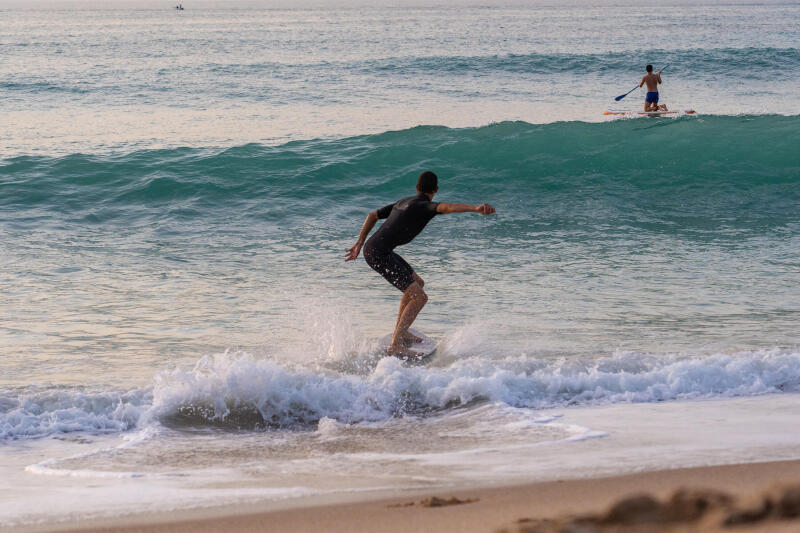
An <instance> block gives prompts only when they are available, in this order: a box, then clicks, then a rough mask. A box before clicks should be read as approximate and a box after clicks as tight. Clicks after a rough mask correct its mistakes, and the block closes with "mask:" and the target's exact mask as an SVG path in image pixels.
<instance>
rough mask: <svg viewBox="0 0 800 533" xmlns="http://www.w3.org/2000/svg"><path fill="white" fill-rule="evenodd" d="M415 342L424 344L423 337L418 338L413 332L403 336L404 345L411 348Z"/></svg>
mask: <svg viewBox="0 0 800 533" xmlns="http://www.w3.org/2000/svg"><path fill="white" fill-rule="evenodd" d="M415 342H417V343H419V342H422V337H417V336H416V335H414V334H413V333H411V332H409V333H406V334H405V335H403V344H405V345H406V346H411V345H412V344H414V343H415Z"/></svg>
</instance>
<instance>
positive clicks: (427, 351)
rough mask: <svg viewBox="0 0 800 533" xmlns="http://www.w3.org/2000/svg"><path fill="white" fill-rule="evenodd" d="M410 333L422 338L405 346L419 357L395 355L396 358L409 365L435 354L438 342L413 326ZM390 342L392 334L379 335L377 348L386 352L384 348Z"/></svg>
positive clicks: (419, 362) (425, 360)
mask: <svg viewBox="0 0 800 533" xmlns="http://www.w3.org/2000/svg"><path fill="white" fill-rule="evenodd" d="M408 331H410V332H411V333H412V334H414V335H416V336H417V337H421V338H422V342H412V343H411V344H409V345H408V346H407V348H408V349H409V350H410V351H412V352H417V353H418V354H420V355H419V357H416V358H411V357H402V356H400V355H398V356H397V358H398V359H402V360H403V362H405V363H406V364H409V365H419V364H424V363H426V362H427V361H430V359H431V358H432V357H433V356H434V355H435V354H436V347H437V346H438V345H439V342H438V341H436V340H434V339H432V338H430V337H428V336H427V335H425V334H424V333H422V332H420V331H417V330H416V329H414V328H410V329H409V330H408ZM391 343H392V334H391V333H390V334H388V335H386V336H385V337H381V339H380V340H379V341H378V350H380V351H381V352H382V353H384V354H385V353H386V349H387V348H389V345H390V344H391Z"/></svg>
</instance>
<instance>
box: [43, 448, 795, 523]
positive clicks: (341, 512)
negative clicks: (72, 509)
mask: <svg viewBox="0 0 800 533" xmlns="http://www.w3.org/2000/svg"><path fill="white" fill-rule="evenodd" d="M789 484H794V485H798V484H800V461H781V462H771V463H755V464H741V465H729V466H716V467H702V468H685V469H677V470H664V471H657V472H644V473H637V474H629V475H624V476H617V477H610V478H599V479H581V480H564V481H550V482H542V483H531V484H526V485H517V486H509V487H490V488H475V489H473V490H463V489H460V490H436V491H431V492H429V493H427V494H426V493H406V494H398V495H395V496H393V497H390V498H386V497H384V496H385V494H383V495H382V496H378V495H374V494H373V495H370V496H365V497H363V498H362V500H361V501H359V502H352V501H349V502H339V503H333V502H331V501H328V502H325V503H320V502H319V501H317V502H312V503H311V504H310V503H309V502H308V501H291V502H281V503H278V504H276V503H274V502H273V503H264V504H257V505H248V506H236V507H225V508H217V509H206V510H197V511H180V512H175V513H169V514H141V515H135V516H127V517H121V518H119V519H111V520H94V521H86V522H82V523H77V524H70V525H68V526H64V525H62V526H59V527H55V526H51V527H41V528H36V529H35V531H67V530H69V531H97V532H99V531H118V532H134V531H148V532H149V531H152V532H163V533H166V532H172V533H189V532H192V533H201V532H218V531H225V532H229V531H230V532H240V531H241V532H250V531H252V532H256V531H259V532H261V531H280V532H282V533H292V532H331V533H338V532H362V531H376V532H386V533H409V532H449V531H453V532H456V531H458V532H464V533H469V532H487V533H488V532H496V531H500V530H506V531H524V530H525V529H526V528H528V530H531V531H533V530H534V529H531V527H532V524H534V525H535V524H537V522H522V523H518V522H517V520H518V519H521V518H531V519H545V518H557V517H564V516H567V515H574V514H585V513H600V514H602V513H604V512H606V511H607V509H608V508H609V507H610V506H612V505H613V504H614V503H615V502H618V501H620V500H621V499H624V498H625V497H628V496H631V495H634V494H637V493H639V494H641V493H643V492H646V493H649V494H651V495H653V496H654V497H655V498H659V499H665V498H668V497H669V496H670V495H671V494H672V493H673V492H674V491H675V490H677V489H680V488H691V489H716V490H720V491H725V492H726V493H728V494H730V495H731V496H733V497H734V498H736V501H737V502H745V503H747V502H756V501H762V499H763V498H762V497H761V495H762V494H764V493H765V491H770V490H774V488H775V487H776V486H785V485H789ZM348 497H349V498H353V497H354V496H353V495H350V496H348ZM432 497H437V498H441V499H444V500H447V499H450V498H455V499H457V500H462V501H464V502H465V503H461V504H452V505H447V504H446V503H451V502H444V503H445V505H441V506H436V505H433V506H431V505H430V504H431V503H433V504H436V503H440V502H437V501H435V500H434V501H433V502H431V501H430V498H432ZM378 498H380V499H378ZM426 499H428V501H424V500H426ZM421 502H424V503H421ZM745 503H743V504H742V505H745ZM751 506H752V504H751ZM745 507H746V505H745ZM537 527H538V526H537ZM604 527H605V528H604V529H600V531H603V532H607V531H609V532H610V531H625V532H634V531H635V532H637V533H639V532H645V531H647V532H649V531H681V532H691V531H701V530H702V531H716V530H721V531H733V532H739V533H745V532H747V533H750V532H753V531H765V532H766V531H769V532H776V533H779V532H784V531H786V532H789V531H793V532H797V531H800V519H798V518H795V519H794V520H788V519H784V520H777V519H774V518H770V519H768V520H760V521H756V522H754V523H750V524H746V525H737V526H734V527H732V528H731V527H728V528H724V529H723V528H721V527H717V526H715V525H713V524H712V525H709V523H708V521H706V523H705V524H702V525H700V522H692V523H683V524H679V525H678V526H674V525H673V526H672V529H669V528H664V527H661V526H657V527H651V526H646V527H645V526H635V527H633V528H630V527H628V528H620V527H617V528H616V529H615V526H613V525H612V526H604ZM548 531H549V530H548ZM576 531H577V530H576ZM586 531H594V530H591V529H587V530H586Z"/></svg>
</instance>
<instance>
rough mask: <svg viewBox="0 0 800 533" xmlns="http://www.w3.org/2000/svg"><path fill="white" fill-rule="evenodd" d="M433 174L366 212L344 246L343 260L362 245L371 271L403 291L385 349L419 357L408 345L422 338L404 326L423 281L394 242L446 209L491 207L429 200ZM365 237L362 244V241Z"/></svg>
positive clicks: (418, 306) (419, 300) (418, 302)
mask: <svg viewBox="0 0 800 533" xmlns="http://www.w3.org/2000/svg"><path fill="white" fill-rule="evenodd" d="M438 181H439V180H438V178H437V177H436V174H434V173H433V172H431V171H425V172H423V173H422V174H420V175H419V179H418V180H417V195H416V196H409V197H408V198H403V199H402V200H398V201H397V202H395V203H393V204H389V205H387V206H384V207H381V208H380V209H377V210H375V211H372V212H371V213H370V214H368V215H367V218H366V220H365V221H364V225H363V226H362V227H361V233H360V234H359V236H358V241H356V243H355V244H354V245H353V247H352V248H350V249H349V250H347V254H346V255H345V261H352V260H353V259H355V258H356V257H358V254H359V253H360V252H361V248H362V246H363V247H364V259H365V260H366V261H367V264H368V265H369V266H370V267H372V269H373V270H375V272H377V273H378V274H380V275H381V276H383V277H384V278H386V281H388V282H389V283H391V284H392V285H394V286H395V287H397V289H399V290H400V291H402V293H403V297H402V299H401V300H400V311H399V312H398V314H397V324H396V325H395V328H394V335H393V336H392V342H391V344H390V345H389V348H388V349H387V353H389V354H390V355H399V356H405V357H419V355H420V354H418V353H417V352H414V351H411V350H409V349H408V346H409V345H411V344H412V343H414V342H422V339H420V338H419V337H417V336H415V335H412V334H411V333H410V332H409V331H408V328H409V327H411V324H413V323H414V319H416V318H417V315H418V314H419V312H420V311H421V310H422V308H423V306H424V305H425V303H426V302H427V301H428V295H427V294H425V291H424V290H423V289H422V287H423V286H424V285H425V281H423V279H422V278H421V277H419V275H417V273H416V272H414V269H413V268H411V266H410V265H409V264H408V263H406V261H405V260H404V259H403V258H402V257H400V256H399V255H397V254H396V253H395V252H394V249H395V248H396V247H398V246H402V245H404V244H408V243H410V242H411V241H412V240H413V239H414V237H416V236H417V235H419V233H420V232H421V231H422V230H423V229H424V228H425V226H426V225H427V224H428V222H430V221H431V219H432V218H433V217H435V216H436V215H444V214H447V213H481V214H483V215H491V214H492V213H494V208H493V207H492V206H490V205H489V204H481V205H470V204H448V203H439V202H434V201H433V195H434V194H436V193H437V192H438V191H439V183H438ZM384 218H385V219H387V220H386V222H384V223H383V225H382V226H381V227H380V228H379V229H378V231H376V232H375V235H373V236H372V237H370V239H369V240H368V241H367V240H366V239H367V235H369V232H370V231H372V228H373V227H374V226H375V223H376V222H377V221H378V220H380V219H384ZM364 241H366V245H364Z"/></svg>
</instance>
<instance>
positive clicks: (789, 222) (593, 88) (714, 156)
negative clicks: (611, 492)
mask: <svg viewBox="0 0 800 533" xmlns="http://www.w3.org/2000/svg"><path fill="white" fill-rule="evenodd" d="M51 5H52V6H54V7H45V6H51ZM184 5H185V6H186V10H185V11H183V12H180V13H177V12H175V11H174V10H170V9H168V8H164V6H162V5H161V4H160V3H157V2H144V3H138V4H137V6H136V7H135V8H132V7H131V6H128V5H126V4H125V3H123V2H110V3H108V2H105V3H103V4H102V5H98V4H97V3H93V2H87V1H78V0H63V1H62V2H57V3H55V4H53V3H48V2H33V3H29V2H25V3H22V2H14V1H8V0H0V20H3V24H2V25H0V50H1V51H2V55H3V61H2V62H0V113H2V116H3V121H2V122H1V123H0V237H1V238H0V294H2V295H3V300H2V305H0V459H1V461H0V495H2V502H0V528H3V527H15V526H21V527H28V526H31V525H33V524H39V523H53V522H58V521H69V520H74V519H80V518H86V517H102V516H112V515H118V514H120V513H129V512H136V511H140V510H141V509H144V508H146V509H148V510H151V511H167V510H173V509H187V508H197V507H208V506H214V505H226V504H242V503H247V502H254V501H265V500H266V501H274V502H286V501H293V502H301V501H303V502H306V501H312V500H315V499H317V501H345V500H347V499H348V498H355V497H363V495H364V494H371V495H374V494H380V493H382V491H383V492H385V491H398V490H400V491H403V490H415V489H428V488H439V487H463V486H475V485H476V484H481V485H492V484H503V483H515V482H520V483H522V482H529V481H535V480H548V479H565V478H580V477H590V476H598V475H611V474H618V473H623V472H632V471H640V470H647V469H658V468H675V467H682V466H700V465H710V464H724V463H735V462H748V461H768V460H775V459H792V458H797V453H798V449H800V437H798V435H800V422H798V419H797V417H796V412H797V404H798V399H800V328H798V323H800V320H799V319H800V286H798V283H797V281H798V279H800V261H798V250H800V217H798V213H800V155H798V152H797V146H800V133H798V132H800V117H799V116H798V115H799V114H800V103H798V102H800V86H798V84H797V83H796V80H797V79H798V78H799V77H800V67H798V65H800V61H798V60H800V51H798V48H797V45H796V43H797V42H798V38H800V33H799V32H800V30H798V28H800V23H799V22H800V8H798V6H797V4H793V3H784V2H766V3H737V2H733V3H725V4H724V5H721V4H720V3H718V2H702V3H696V4H692V5H685V4H684V3H680V2H678V3H675V5H667V6H664V4H663V3H659V4H658V10H657V11H658V14H655V15H654V14H653V10H652V9H650V8H652V6H649V7H648V6H647V5H640V4H638V3H637V4H636V5H626V4H620V3H618V2H615V3H607V2H600V3H592V4H588V5H587V4H585V3H583V2H579V1H575V2H571V3H567V4H564V5H560V6H553V5H548V4H546V3H541V2H517V3H513V4H510V5H500V4H497V5H495V4H492V3H489V4H485V5H484V4H483V3H482V4H481V5H473V4H471V3H470V2H460V3H458V4H457V5H447V6H442V5H438V6H437V5H423V4H419V5H412V4H409V5H405V6H399V7H398V6H388V5H387V6H384V5H370V6H363V5H360V4H357V3H353V4H347V5H337V6H336V7H332V6H330V5H327V4H325V3H319V4H313V5H312V4H308V5H305V4H304V5H299V6H296V5H292V6H287V5H281V4H280V3H279V2H278V3H269V2H258V1H252V2H242V3H236V4H231V5H229V4H227V3H220V2H213V1H206V2H198V3H196V4H195V3H192V4H191V5H189V3H186V2H185V3H184ZM646 63H654V64H656V66H659V65H662V64H665V63H670V64H671V66H670V68H669V70H668V71H667V72H666V73H665V84H664V88H663V93H662V98H663V100H664V101H666V102H667V103H668V104H669V105H670V106H671V107H673V108H687V109H688V108H694V109H696V110H697V111H698V114H696V115H691V116H690V115H686V116H679V117H676V118H642V119H617V118H609V117H605V116H603V115H602V112H603V110H604V109H606V108H608V107H610V106H611V105H612V103H613V106H614V107H616V108H618V107H619V106H620V105H624V106H626V108H629V109H638V108H639V106H641V104H642V98H643V94H641V93H639V92H636V91H635V92H634V93H632V94H631V95H630V96H629V97H627V98H626V99H625V100H623V101H622V103H621V104H620V103H614V102H613V97H614V96H616V95H618V94H621V93H623V92H625V91H627V90H629V89H630V88H631V87H632V86H633V85H634V84H635V83H637V82H638V80H639V79H640V77H641V75H642V71H643V67H644V65H645V64H646ZM423 170H433V171H435V172H436V173H437V174H438V175H439V178H440V191H439V193H438V194H437V196H436V200H437V201H445V202H468V203H473V204H479V203H482V202H489V203H491V204H492V205H493V206H495V207H496V208H497V214H496V215H493V216H492V217H478V216H472V215H469V214H462V215H447V216H439V217H436V218H435V219H434V220H433V221H431V223H430V224H429V225H428V227H427V228H426V229H425V231H424V232H423V233H422V234H421V235H420V236H419V237H418V238H417V239H415V241H414V242H413V243H411V244H409V245H407V246H405V247H402V248H401V249H398V252H399V253H401V255H403V257H404V258H406V259H407V260H408V261H409V263H410V264H411V265H413V266H414V268H415V269H416V270H417V271H418V272H419V273H420V274H421V275H422V277H423V278H424V279H425V280H426V282H427V284H426V291H427V292H428V294H429V297H430V301H429V303H428V305H427V306H426V308H425V309H424V311H423V312H422V314H421V316H420V318H419V319H418V322H417V323H416V327H418V328H419V329H420V330H421V331H423V332H424V333H426V334H427V335H430V336H432V337H434V338H436V339H438V340H439V341H440V344H439V349H438V351H437V356H436V357H435V359H434V360H433V361H432V362H431V363H430V364H428V365H426V366H423V367H408V366H404V365H403V364H402V363H401V361H399V360H397V359H394V358H391V357H385V356H383V354H382V353H381V352H380V350H379V349H378V339H380V338H381V337H382V336H384V335H385V334H386V333H388V332H389V331H390V330H391V328H392V326H393V323H394V319H395V317H396V312H397V309H396V306H397V304H398V301H399V293H398V292H397V291H396V290H395V289H394V288H392V287H390V286H389V285H388V284H387V283H386V282H385V281H384V280H383V279H382V278H380V277H379V276H377V275H376V274H375V273H374V272H373V271H372V270H371V269H370V268H369V267H368V266H367V265H366V264H365V263H364V262H363V260H361V259H359V260H358V261H356V262H353V263H345V262H344V252H345V250H346V249H347V248H349V247H350V246H352V244H353V242H354V241H355V238H356V236H357V234H358V231H359V229H360V227H361V223H362V222H363V219H364V217H365V216H366V214H367V213H368V212H369V211H371V210H373V209H376V208H378V207H381V206H384V205H386V204H388V203H391V202H393V201H395V200H397V199H399V198H402V197H405V196H408V195H410V194H412V193H413V188H414V184H415V179H416V176H417V175H418V174H419V173H420V172H421V171H423Z"/></svg>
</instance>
